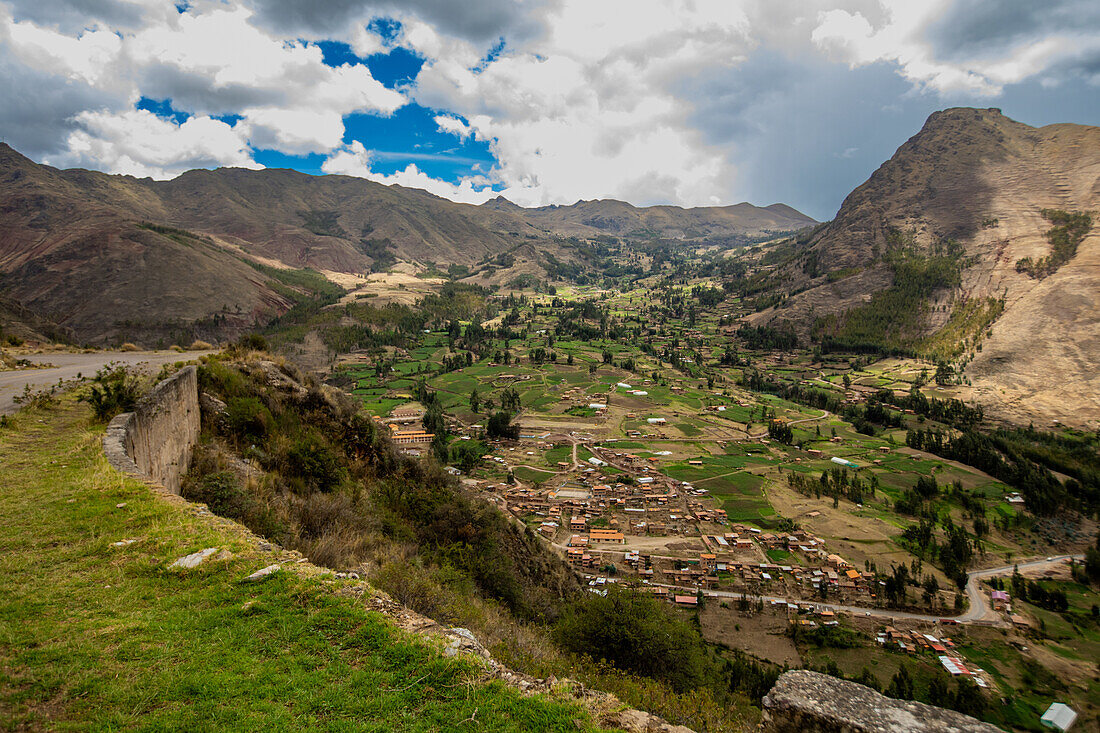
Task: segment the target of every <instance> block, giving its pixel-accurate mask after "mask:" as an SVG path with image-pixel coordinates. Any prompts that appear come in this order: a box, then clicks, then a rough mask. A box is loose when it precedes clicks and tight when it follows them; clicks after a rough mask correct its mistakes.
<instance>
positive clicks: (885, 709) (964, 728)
mask: <svg viewBox="0 0 1100 733" xmlns="http://www.w3.org/2000/svg"><path fill="white" fill-rule="evenodd" d="M760 729H761V730H763V731H767V733H933V731H936V732H937V733H945V732H946V733H999V731H1000V730H1001V729H1000V728H998V727H996V726H994V725H990V724H989V723H983V722H982V721H980V720H976V719H975V718H971V717H970V716H969V715H963V714H962V713H957V712H955V711H954V710H944V709H942V708H935V707H932V706H931V705H925V704H924V703H919V702H910V701H907V700H895V699H893V698H890V697H886V696H885V695H880V694H879V693H877V692H875V691H874V690H872V689H871V688H870V687H865V686H864V685H858V684H856V683H855V682H847V681H845V680H840V679H837V678H836V677H830V676H829V675H825V674H819V673H817V672H810V671H807V670H804V669H797V670H793V671H791V672H784V673H783V674H782V675H780V676H779V679H778V680H777V681H776V683H775V686H774V687H772V689H771V692H769V693H768V694H767V696H766V697H765V698H764V718H763V721H762V722H761V724H760Z"/></svg>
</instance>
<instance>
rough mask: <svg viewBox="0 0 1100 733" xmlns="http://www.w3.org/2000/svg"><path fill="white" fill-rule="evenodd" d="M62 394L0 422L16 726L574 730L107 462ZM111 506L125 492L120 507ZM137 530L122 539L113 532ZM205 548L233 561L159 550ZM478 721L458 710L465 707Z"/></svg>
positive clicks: (2, 658)
mask: <svg viewBox="0 0 1100 733" xmlns="http://www.w3.org/2000/svg"><path fill="white" fill-rule="evenodd" d="M102 434H103V429H102V427H101V426H94V425H92V424H91V423H90V422H89V413H88V410H87V409H86V408H84V407H83V406H78V405H77V404H76V403H74V402H73V401H72V400H71V399H70V398H65V399H64V400H63V402H62V406H61V407H58V408H55V409H53V410H49V411H45V412H34V413H23V414H20V415H18V416H17V417H16V418H15V419H14V420H13V424H12V425H11V426H9V427H7V428H4V429H3V430H2V431H0V466H2V467H3V468H2V469H0V484H2V485H3V487H4V490H3V493H2V494H0V546H2V547H3V548H4V552H3V553H0V710H3V711H4V713H3V718H4V722H5V727H7V728H10V729H26V728H33V729H37V728H43V727H51V728H52V727H57V728H64V729H80V730H118V729H122V728H127V729H140V730H158V731H159V730H188V731H193V730H302V729H325V730H370V731H390V730H409V731H413V730H423V731H434V730H442V729H448V730H462V729H464V727H465V726H469V727H470V729H471V730H472V729H475V728H476V729H478V730H498V731H504V730H575V729H576V725H575V723H574V721H575V720H579V721H580V722H581V725H582V727H585V728H590V727H591V723H590V722H589V718H588V716H587V713H586V712H585V711H584V710H582V709H580V708H579V707H577V706H576V705H574V704H572V703H566V702H561V701H557V700H554V699H551V698H550V697H547V696H538V697H534V698H524V697H522V696H521V695H520V694H519V693H518V692H515V691H513V690H511V689H510V688H507V687H505V686H503V685H502V684H501V683H499V682H490V683H487V682H484V681H483V678H484V675H483V672H482V669H481V668H480V666H479V665H478V664H476V663H475V662H473V661H471V660H466V659H453V658H446V657H444V656H443V655H442V653H441V652H440V650H439V649H438V648H437V647H436V646H434V645H432V644H430V643H428V642H425V641H423V640H421V639H419V638H418V637H413V636H409V635H407V634H405V633H404V632H401V631H399V630H397V629H396V628H395V627H393V626H392V625H391V624H390V622H389V621H388V620H387V619H385V618H384V617H383V616H381V615H379V614H377V613H376V612H373V611H369V610H368V606H367V605H366V604H364V603H362V602H360V601H357V600H355V599H354V597H351V596H345V595H342V594H337V593H334V592H332V590H330V589H329V586H330V584H331V585H335V584H336V583H339V581H331V580H326V579H324V577H331V576H323V577H322V578H318V577H309V576H308V575H307V574H304V573H301V574H300V573H298V572H282V573H277V574H275V575H274V576H271V577H270V578H269V579H267V580H266V581H263V582H260V583H244V582H241V579H242V578H244V577H245V576H246V575H248V574H249V573H251V572H253V571H255V570H258V569H259V568H261V567H263V566H265V565H267V564H269V563H270V562H271V555H265V554H263V553H259V552H258V551H257V550H255V549H254V548H253V546H252V544H251V543H250V542H248V541H247V540H245V539H244V537H243V536H242V535H241V534H240V533H239V532H238V530H236V528H235V526H232V527H227V526H225V525H224V524H216V523H215V522H213V521H211V520H209V519H203V518H199V517H196V516H195V515H193V514H192V512H191V511H190V510H189V509H188V508H187V507H185V506H181V505H178V504H174V503H170V502H168V501H167V500H165V499H163V498H161V497H158V496H157V495H155V494H154V493H153V492H152V491H150V490H149V489H148V488H147V487H145V486H144V485H142V484H140V483H138V482H136V481H132V480H129V479H124V478H123V477H121V476H120V475H119V474H117V473H115V472H114V471H113V470H112V469H110V468H109V467H108V466H107V464H106V462H105V460H104V458H103V457H102V451H101V447H100V446H101V440H102ZM118 504H124V506H122V507H117V506H116V505H118ZM123 539H136V540H137V542H135V543H134V544H131V545H128V546H126V547H112V546H111V543H112V542H116V541H119V540H123ZM203 547H220V548H225V549H227V550H229V551H230V552H232V553H233V557H231V558H230V559H228V560H221V561H216V562H214V561H211V562H208V563H207V564H206V565H205V566H202V567H200V568H198V569H195V570H191V571H173V570H169V569H168V568H167V565H168V563H170V562H171V561H173V560H175V559H176V558H178V557H180V556H182V555H185V554H187V553H189V552H193V551H195V550H198V549H201V548H203ZM471 719H472V720H473V721H475V723H473V724H471V723H464V721H470V720H471Z"/></svg>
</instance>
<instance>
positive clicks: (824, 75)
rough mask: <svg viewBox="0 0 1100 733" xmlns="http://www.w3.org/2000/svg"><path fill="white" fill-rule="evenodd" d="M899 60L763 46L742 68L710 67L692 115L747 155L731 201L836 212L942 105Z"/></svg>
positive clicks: (709, 137) (741, 158)
mask: <svg viewBox="0 0 1100 733" xmlns="http://www.w3.org/2000/svg"><path fill="white" fill-rule="evenodd" d="M909 92H910V86H909V84H908V82H906V81H905V80H903V79H901V78H900V77H899V76H898V75H897V73H896V68H895V67H894V66H893V65H890V64H873V65H870V66H866V67H862V68H859V69H849V68H848V67H847V66H846V65H843V64H833V63H828V62H822V61H821V60H820V58H819V57H814V56H809V55H797V54H796V55H788V54H785V53H783V52H779V51H776V50H774V49H767V48H762V49H758V50H757V51H756V52H755V53H754V54H753V55H752V56H750V57H749V59H748V60H747V61H746V62H745V63H744V64H743V65H741V66H739V67H738V68H737V73H735V74H728V73H721V72H705V73H703V74H700V75H699V76H697V77H696V78H695V79H693V80H692V81H691V82H690V84H689V85H688V86H687V87H685V94H684V97H685V98H686V99H689V100H691V104H692V108H693V113H692V115H691V118H690V124H691V125H692V126H693V127H695V128H696V129H698V130H700V131H701V132H702V134H703V135H704V136H705V139H706V141H707V142H708V143H709V144H712V145H717V146H729V147H730V148H731V149H732V153H731V156H730V157H731V159H732V160H734V161H736V163H737V167H738V168H737V171H738V173H737V181H736V182H734V183H733V190H732V191H730V192H729V196H730V197H731V200H741V199H747V200H749V201H751V202H752V203H756V204H770V203H775V202H777V201H779V202H783V203H787V204H790V205H792V206H794V207H795V208H797V209H799V210H800V211H803V212H804V213H806V214H808V215H810V216H812V217H814V218H815V219H822V220H824V219H829V218H831V217H832V216H833V214H835V213H836V210H837V208H838V207H839V206H840V203H841V201H843V199H844V197H845V196H846V195H848V193H849V192H850V191H851V190H852V189H853V188H855V187H856V186H858V185H859V184H860V183H862V182H863V181H865V180H866V179H867V177H868V176H869V175H870V174H871V173H872V172H873V171H874V170H875V168H877V167H878V166H879V165H880V164H881V163H882V162H883V161H884V160H886V159H887V158H889V157H890V156H891V155H893V153H894V151H895V150H896V149H897V147H898V146H899V145H901V143H902V142H904V141H905V140H906V139H907V138H909V137H910V136H911V135H913V134H914V133H915V132H916V131H917V130H919V129H920V126H921V124H922V123H923V122H924V119H925V117H927V115H928V114H929V113H931V112H932V111H934V110H935V109H936V108H937V105H938V104H939V101H938V100H937V99H936V98H935V97H932V96H926V95H921V94H911V93H909Z"/></svg>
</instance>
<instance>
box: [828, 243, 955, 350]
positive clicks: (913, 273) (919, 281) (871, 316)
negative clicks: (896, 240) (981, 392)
mask: <svg viewBox="0 0 1100 733" xmlns="http://www.w3.org/2000/svg"><path fill="white" fill-rule="evenodd" d="M960 255H961V251H960V250H959V248H957V247H947V248H946V249H944V250H943V252H942V254H935V255H931V256H928V255H923V254H919V253H917V252H916V251H915V250H912V249H909V248H899V249H896V250H894V251H892V252H888V253H886V254H885V256H884V259H885V260H886V263H887V264H888V265H889V266H890V268H891V270H892V271H893V276H894V281H893V284H892V285H891V286H890V287H889V288H886V289H885V290H880V291H879V292H877V293H875V294H874V295H872V296H871V300H870V302H868V303H864V304H862V305H860V306H857V307H855V308H852V309H851V310H849V311H848V312H847V313H845V314H844V315H843V316H842V317H841V318H839V319H836V318H832V319H824V320H822V321H820V322H819V323H817V324H815V328H814V331H815V335H817V336H818V337H819V338H820V339H821V348H822V351H826V352H828V351H855V352H859V353H881V354H888V353H912V352H911V349H912V345H913V344H914V343H915V342H916V340H917V339H918V338H920V336H921V335H922V332H923V327H924V322H923V318H924V315H923V314H924V308H923V305H924V303H925V302H926V301H927V299H928V298H929V296H931V295H932V294H933V293H935V292H936V291H937V290H941V289H944V288H953V287H956V286H957V285H958V284H959V277H960V272H961V257H960Z"/></svg>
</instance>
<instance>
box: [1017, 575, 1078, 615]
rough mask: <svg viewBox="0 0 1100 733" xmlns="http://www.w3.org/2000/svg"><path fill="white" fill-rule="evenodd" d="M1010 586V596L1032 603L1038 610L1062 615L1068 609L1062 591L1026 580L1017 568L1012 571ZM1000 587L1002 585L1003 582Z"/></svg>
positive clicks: (1066, 599)
mask: <svg viewBox="0 0 1100 733" xmlns="http://www.w3.org/2000/svg"><path fill="white" fill-rule="evenodd" d="M1010 584H1011V588H1012V595H1013V596H1015V597H1016V598H1019V599H1020V600H1021V601H1027V602H1029V603H1034V604H1035V605H1036V606H1039V607H1040V608H1045V609H1047V610H1048V611H1055V612H1057V613H1064V612H1065V611H1066V610H1068V609H1069V599H1068V598H1066V592H1065V591H1064V590H1062V589H1061V588H1048V587H1047V586H1046V585H1044V584H1043V583H1041V582H1039V581H1036V580H1028V579H1027V578H1025V577H1024V576H1022V575H1020V569H1019V568H1013V569H1012V579H1011V581H1010ZM1001 585H1003V582H1002V583H1001Z"/></svg>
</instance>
